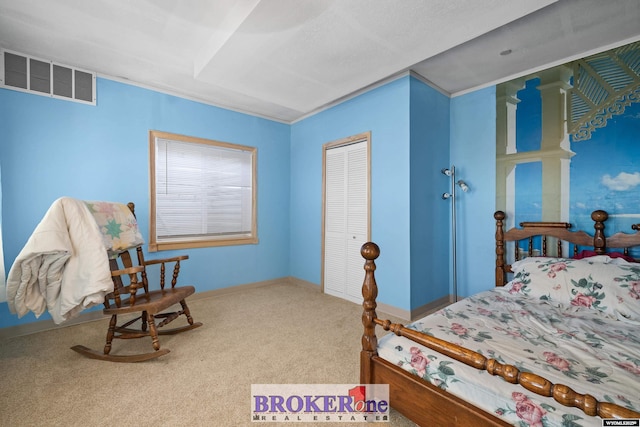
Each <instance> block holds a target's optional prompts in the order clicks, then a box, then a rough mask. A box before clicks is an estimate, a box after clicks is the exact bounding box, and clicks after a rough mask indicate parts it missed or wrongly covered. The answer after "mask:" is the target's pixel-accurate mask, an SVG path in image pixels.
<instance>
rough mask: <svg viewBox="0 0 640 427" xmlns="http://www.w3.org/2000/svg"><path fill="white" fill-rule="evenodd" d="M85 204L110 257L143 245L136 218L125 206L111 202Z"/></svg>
mask: <svg viewBox="0 0 640 427" xmlns="http://www.w3.org/2000/svg"><path fill="white" fill-rule="evenodd" d="M85 203H86V205H87V206H88V207H89V210H90V211H91V213H92V214H93V217H94V218H95V220H96V222H97V223H98V227H99V228H100V231H101V232H102V239H103V241H104V246H105V248H106V249H107V251H108V253H109V256H110V257H112V258H113V257H115V256H117V255H118V254H119V253H120V252H123V251H126V250H127V249H131V248H135V247H136V246H140V245H142V244H143V243H144V239H143V238H142V234H140V230H138V222H137V221H136V217H135V216H134V215H133V214H132V213H131V210H130V209H129V207H128V206H127V205H125V204H122V203H113V202H85Z"/></svg>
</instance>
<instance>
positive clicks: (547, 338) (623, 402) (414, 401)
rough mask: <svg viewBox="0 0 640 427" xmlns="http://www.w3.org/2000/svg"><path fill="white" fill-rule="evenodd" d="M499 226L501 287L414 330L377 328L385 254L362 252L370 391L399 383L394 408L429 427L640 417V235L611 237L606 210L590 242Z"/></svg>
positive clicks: (552, 229)
mask: <svg viewBox="0 0 640 427" xmlns="http://www.w3.org/2000/svg"><path fill="white" fill-rule="evenodd" d="M494 218H495V220H496V233H495V252H496V265H495V285H496V287H495V288H493V289H491V290H489V291H485V292H481V293H479V294H476V295H474V296H471V297H468V298H465V299H462V300H460V301H458V302H456V303H455V304H452V305H450V306H448V307H446V308H444V309H441V310H439V311H437V312H436V313H433V314H431V315H429V316H427V317H425V318H423V319H420V320H418V321H415V322H413V323H411V324H410V325H407V326H403V325H401V324H397V323H392V322H391V321H389V320H383V319H379V318H378V317H377V314H376V297H377V293H378V288H377V284H376V279H375V273H374V272H375V269H376V265H375V260H376V259H377V258H378V256H379V255H380V249H379V248H378V246H377V245H376V244H375V243H373V242H368V243H365V244H364V245H363V246H362V250H361V253H362V256H363V257H364V258H365V266H364V269H365V278H364V282H363V286H362V294H363V297H364V301H363V308H364V311H363V315H362V323H363V326H364V333H363V335H362V351H361V353H360V380H361V383H363V384H389V395H390V404H391V406H392V407H394V408H395V409H396V410H398V411H399V412H401V413H402V414H404V415H405V416H406V417H407V418H409V419H411V420H412V421H414V422H416V423H417V424H418V425H421V426H450V425H459V426H508V425H518V426H545V427H547V426H554V425H557V426H591V425H592V426H601V425H603V421H602V420H603V419H607V418H621V419H638V418H640V264H638V263H634V262H633V261H634V259H633V258H632V257H631V256H630V255H629V253H630V252H629V249H630V248H633V247H634V246H640V231H638V229H639V228H640V225H634V226H633V227H632V228H633V230H635V232H631V230H630V232H629V233H626V232H618V233H616V234H614V235H612V236H609V237H605V233H604V228H605V227H604V223H605V221H606V220H607V218H608V214H607V213H606V212H605V211H602V210H598V211H594V212H593V213H592V215H591V218H592V220H593V221H594V228H593V230H592V231H591V232H590V233H587V232H585V231H572V230H571V229H570V228H571V225H570V224H568V223H563V222H527V223H521V224H520V227H517V228H512V229H510V230H507V231H505V230H504V224H505V214H504V213H503V212H501V211H498V212H496V213H495V215H494ZM534 254H535V255H539V256H532V255H534ZM507 260H510V261H507ZM377 326H380V327H382V329H384V330H385V331H391V332H393V333H387V334H385V335H384V336H382V337H380V338H378V337H377V336H376V327H377Z"/></svg>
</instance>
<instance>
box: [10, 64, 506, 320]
mask: <svg viewBox="0 0 640 427" xmlns="http://www.w3.org/2000/svg"><path fill="white" fill-rule="evenodd" d="M97 91H98V105H97V106H95V107H94V106H87V105H83V104H77V103H73V102H68V101H60V100H55V99H51V98H47V97H40V96H34V95H30V94H24V93H20V92H14V91H10V90H5V89H0V117H3V119H4V120H3V126H2V130H1V133H0V138H2V140H1V145H0V166H1V169H0V170H1V173H2V194H3V201H2V202H3V203H2V209H3V210H2V214H3V215H2V218H3V224H2V225H3V232H4V235H3V240H4V250H5V266H6V268H7V269H8V268H9V267H10V266H11V264H12V263H13V260H14V259H15V257H16V256H17V255H18V253H19V251H20V250H21V248H22V247H23V245H24V244H25V243H26V241H27V239H28V238H29V236H30V235H31V232H32V231H33V229H34V228H35V227H36V225H37V224H38V222H39V221H40V219H41V218H42V216H43V215H44V213H45V211H46V210H47V209H48V208H49V206H50V205H51V203H52V202H53V201H54V200H55V199H57V198H58V197H61V196H71V197H77V198H81V199H93V200H115V201H123V202H127V201H134V202H136V203H137V213H138V218H139V222H140V225H141V229H142V231H143V233H144V234H145V237H146V235H147V232H148V216H149V212H148V206H149V199H148V194H149V178H148V173H149V172H148V162H149V154H148V131H149V130H150V129H156V130H162V131H167V132H174V133H180V134H185V135H192V136H198V137H202V138H210V139H216V140H220V141H227V142H232V143H238V144H243V145H248V146H255V147H257V148H258V236H259V239H260V243H259V244H258V245H243V246H231V247H219V248H203V249H192V250H189V251H187V252H188V253H189V255H190V260H189V261H188V268H186V265H185V268H183V270H182V272H181V279H183V280H184V282H183V283H187V282H188V283H194V284H195V285H196V288H197V290H198V291H199V292H202V291H207V290H214V289H219V288H224V287H229V286H234V285H240V284H246V283H252V282H259V281H264V280H270V279H275V278H280V277H287V276H293V277H297V278H300V279H303V280H306V281H309V282H312V283H316V284H319V283H320V276H321V274H320V267H321V266H320V263H321V218H322V145H323V144H325V143H327V142H331V141H335V140H338V139H342V138H345V137H348V136H352V135H355V134H359V133H362V132H367V131H371V135H372V142H371V156H372V157H371V169H372V170H371V174H372V175H371V180H372V182H371V188H372V195H371V197H372V213H371V219H372V224H371V230H372V236H371V238H372V240H373V241H375V242H376V243H378V244H379V245H380V247H381V250H382V253H381V256H380V258H379V262H378V270H377V271H376V277H377V280H378V284H379V286H380V292H379V299H378V300H379V301H380V302H382V303H384V304H387V305H390V306H393V307H397V308H399V309H403V310H412V309H416V308H419V307H420V306H422V305H424V304H427V303H429V302H431V301H433V300H435V299H438V298H440V297H442V296H446V295H447V294H448V293H450V283H449V282H450V274H449V273H450V271H449V269H447V268H443V265H446V264H447V263H448V262H449V260H450V254H449V245H448V236H449V230H450V224H449V212H450V211H449V209H450V206H449V205H448V203H447V202H445V201H443V200H442V199H441V194H442V193H443V192H445V191H448V181H447V179H446V177H444V176H443V175H442V174H441V173H440V170H441V169H442V168H444V167H447V166H449V165H451V164H452V163H453V164H455V165H456V167H457V169H458V172H459V174H460V176H461V177H463V178H464V179H465V180H466V181H467V182H468V183H469V185H470V186H471V191H470V192H469V193H467V194H465V195H464V197H465V200H464V201H462V200H461V201H460V202H461V206H459V208H458V212H459V217H458V219H459V230H460V231H459V240H458V248H459V253H458V255H459V257H460V258H459V265H461V268H460V270H459V272H458V275H459V282H460V294H461V295H469V294H470V293H473V292H476V291H479V290H484V289H489V288H491V287H492V286H493V265H494V260H493V256H492V253H493V251H490V250H487V247H488V246H487V242H491V241H492V238H493V219H492V214H493V209H494V204H495V91H494V90H493V89H487V90H483V91H480V92H477V93H473V94H469V95H465V96H461V97H457V98H454V99H449V98H448V97H446V96H444V95H442V94H441V93H439V92H437V91H436V90H434V89H433V88H431V87H429V86H427V85H426V84H424V83H422V82H421V81H419V80H417V79H415V78H413V77H410V76H404V77H401V78H398V79H397V80H394V81H392V82H390V83H387V84H385V85H383V86H381V87H378V88H375V89H373V90H371V91H369V92H366V93H364V94H362V95H359V96H357V97H354V98H352V99H349V100H347V101H345V102H343V103H341V104H339V105H336V106H334V107H332V108H330V109H327V110H324V111H322V112H319V113H317V114H315V115H313V116H311V117H308V118H306V119H303V120H300V121H299V122H296V123H294V124H292V125H286V124H282V123H277V122H273V121H269V120H265V119H261V118H257V117H254V116H249V115H245V114H241V113H236V112H232V111H228V110H224V109H221V108H217V107H213V106H209V105H204V104H200V103H197V102H193V101H189V100H185V99H182V98H179V97H175V96H171V95H166V94H162V93H158V92H155V91H151V90H147V89H142V88H140V87H136V86H130V85H127V84H124V83H119V82H115V81H112V80H108V79H98V82H97ZM460 199H461V198H460ZM491 248H492V246H491ZM172 253H173V252H162V253H161V256H165V255H167V256H168V255H171V254H172ZM154 255H156V254H150V255H148V256H149V257H153V256H154ZM467 267H469V268H470V270H471V271H473V272H474V273H473V274H474V277H473V280H471V278H470V277H468V275H466V274H461V272H462V271H463V270H464V271H467ZM477 277H480V278H481V279H482V280H476V278H477ZM463 281H464V282H465V284H462V282H463ZM47 317H48V315H47ZM33 321H35V317H34V316H33V315H31V314H30V315H27V316H25V317H24V318H23V319H20V320H18V319H17V316H15V315H12V314H10V313H9V312H8V308H7V304H6V303H1V304H0V327H7V326H13V325H16V324H20V323H26V322H33Z"/></svg>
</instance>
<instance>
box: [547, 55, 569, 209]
mask: <svg viewBox="0 0 640 427" xmlns="http://www.w3.org/2000/svg"><path fill="white" fill-rule="evenodd" d="M538 76H539V78H540V85H539V86H538V90H539V91H540V96H541V99H542V141H541V142H540V153H539V154H540V160H541V161H542V218H541V219H542V221H558V220H560V221H569V183H570V176H569V168H570V163H571V157H573V155H574V154H575V153H573V152H572V151H571V147H570V139H569V134H568V133H567V90H568V89H570V88H571V84H570V79H571V69H570V68H569V67H566V66H564V65H563V66H559V67H555V68H552V69H549V70H545V71H543V72H541V73H539V74H538Z"/></svg>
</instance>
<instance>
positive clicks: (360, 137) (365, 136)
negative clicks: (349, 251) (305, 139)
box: [320, 131, 371, 293]
mask: <svg viewBox="0 0 640 427" xmlns="http://www.w3.org/2000/svg"><path fill="white" fill-rule="evenodd" d="M361 141H366V142H367V241H370V240H371V131H367V132H362V133H359V134H356V135H352V136H349V137H346V138H341V139H338V140H335V141H331V142H327V143H325V144H323V145H322V225H321V231H320V233H321V236H320V241H321V244H320V246H321V248H320V257H321V259H320V292H322V293H324V262H325V260H324V251H325V242H324V240H325V212H326V202H327V151H328V150H331V149H333V148H339V147H343V146H346V145H351V144H355V143H358V142H361ZM363 263H364V261H363ZM363 265H364V264H363ZM362 271H363V273H362V277H363V279H364V269H363V270H362Z"/></svg>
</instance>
